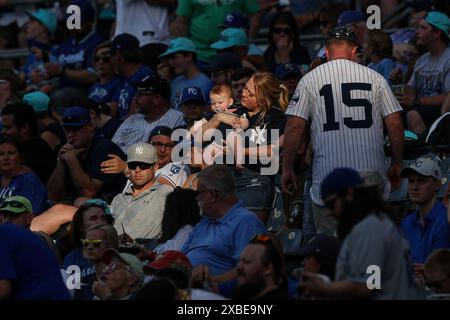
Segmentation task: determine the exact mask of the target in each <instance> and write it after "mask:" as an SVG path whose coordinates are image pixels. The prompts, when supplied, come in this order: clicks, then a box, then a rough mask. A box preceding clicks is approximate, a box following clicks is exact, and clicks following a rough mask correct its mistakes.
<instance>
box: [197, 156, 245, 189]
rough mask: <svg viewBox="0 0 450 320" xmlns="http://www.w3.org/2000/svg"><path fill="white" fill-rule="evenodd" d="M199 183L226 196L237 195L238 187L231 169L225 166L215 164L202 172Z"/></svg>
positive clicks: (199, 175) (198, 177)
mask: <svg viewBox="0 0 450 320" xmlns="http://www.w3.org/2000/svg"><path fill="white" fill-rule="evenodd" d="M197 179H198V181H200V182H201V184H202V185H204V186H205V187H206V188H210V189H214V190H217V191H219V192H220V193H223V194H224V195H228V196H231V195H235V193H236V186H235V184H234V177H233V175H232V174H231V170H230V168H228V167H227V166H226V165H224V164H213V165H212V166H209V167H207V168H205V169H203V170H202V171H200V173H199V174H198V176H197Z"/></svg>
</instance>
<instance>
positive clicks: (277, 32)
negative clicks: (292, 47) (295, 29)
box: [273, 28, 292, 34]
mask: <svg viewBox="0 0 450 320" xmlns="http://www.w3.org/2000/svg"><path fill="white" fill-rule="evenodd" d="M282 32H284V34H291V33H292V29H291V28H273V33H276V34H280V33H282Z"/></svg>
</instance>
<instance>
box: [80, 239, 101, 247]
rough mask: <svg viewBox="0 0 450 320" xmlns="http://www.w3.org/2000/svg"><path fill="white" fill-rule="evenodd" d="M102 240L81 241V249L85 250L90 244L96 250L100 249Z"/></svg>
mask: <svg viewBox="0 0 450 320" xmlns="http://www.w3.org/2000/svg"><path fill="white" fill-rule="evenodd" d="M102 242H103V240H88V239H81V243H82V244H83V247H85V248H87V247H89V245H90V244H92V245H93V246H94V247H96V248H100V246H101V245H102Z"/></svg>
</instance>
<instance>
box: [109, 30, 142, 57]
mask: <svg viewBox="0 0 450 320" xmlns="http://www.w3.org/2000/svg"><path fill="white" fill-rule="evenodd" d="M117 50H120V51H122V52H124V51H125V52H127V51H136V50H139V40H138V38H136V37H135V36H133V35H131V34H129V33H122V34H119V35H117V36H115V37H114V39H113V40H112V42H111V49H110V53H111V55H114V54H115V53H116V51H117Z"/></svg>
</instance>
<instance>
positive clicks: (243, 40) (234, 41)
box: [211, 28, 248, 50]
mask: <svg viewBox="0 0 450 320" xmlns="http://www.w3.org/2000/svg"><path fill="white" fill-rule="evenodd" d="M236 46H243V47H246V46H248V39H247V35H246V34H245V32H244V31H243V30H242V29H238V28H228V29H225V30H223V31H222V32H221V33H220V37H219V41H217V42H214V43H213V44H212V45H211V48H213V49H217V50H223V49H228V48H232V47H236Z"/></svg>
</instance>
